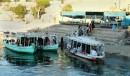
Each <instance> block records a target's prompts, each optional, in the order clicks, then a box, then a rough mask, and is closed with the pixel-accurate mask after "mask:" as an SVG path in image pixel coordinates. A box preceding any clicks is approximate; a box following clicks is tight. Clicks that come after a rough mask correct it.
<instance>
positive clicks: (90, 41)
mask: <svg viewBox="0 0 130 76" xmlns="http://www.w3.org/2000/svg"><path fill="white" fill-rule="evenodd" d="M69 39H70V40H74V41H76V42H80V43H84V44H88V45H93V46H102V45H104V44H103V43H101V42H99V41H96V40H94V39H92V38H89V37H70V38H69Z"/></svg>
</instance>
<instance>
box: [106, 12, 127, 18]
mask: <svg viewBox="0 0 130 76" xmlns="http://www.w3.org/2000/svg"><path fill="white" fill-rule="evenodd" d="M104 16H107V17H125V16H126V12H104Z"/></svg>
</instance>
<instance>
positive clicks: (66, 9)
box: [62, 4, 73, 11]
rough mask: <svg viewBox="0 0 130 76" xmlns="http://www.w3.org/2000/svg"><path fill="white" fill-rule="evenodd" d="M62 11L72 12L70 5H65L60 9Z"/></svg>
mask: <svg viewBox="0 0 130 76" xmlns="http://www.w3.org/2000/svg"><path fill="white" fill-rule="evenodd" d="M62 11H73V9H72V5H71V4H67V5H65V6H64V7H63V8H62Z"/></svg>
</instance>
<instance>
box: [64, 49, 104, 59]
mask: <svg viewBox="0 0 130 76" xmlns="http://www.w3.org/2000/svg"><path fill="white" fill-rule="evenodd" d="M66 53H67V54H68V53H69V54H70V55H73V56H75V57H78V58H82V59H86V60H89V61H97V60H103V58H94V57H87V56H86V57H84V56H80V55H78V54H75V53H72V52H70V51H66Z"/></svg>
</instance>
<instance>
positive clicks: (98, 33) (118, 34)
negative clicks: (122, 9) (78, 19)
mask: <svg viewBox="0 0 130 76" xmlns="http://www.w3.org/2000/svg"><path fill="white" fill-rule="evenodd" d="M124 31H125V30H120V29H115V30H112V29H104V28H96V29H94V31H93V34H92V36H93V37H95V38H96V39H98V40H101V41H103V42H104V43H105V44H117V43H119V42H121V41H120V40H122V38H123V36H124Z"/></svg>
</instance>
